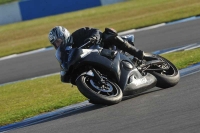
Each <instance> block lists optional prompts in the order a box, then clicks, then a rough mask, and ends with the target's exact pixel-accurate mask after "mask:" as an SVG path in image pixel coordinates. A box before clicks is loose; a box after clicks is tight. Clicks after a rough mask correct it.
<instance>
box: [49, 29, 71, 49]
mask: <svg viewBox="0 0 200 133" xmlns="http://www.w3.org/2000/svg"><path fill="white" fill-rule="evenodd" d="M70 38H71V37H70V32H69V31H68V30H67V29H66V28H64V27H62V26H56V27H54V28H53V29H52V30H51V31H50V32H49V41H50V43H51V44H52V45H53V46H54V48H55V49H57V48H58V46H56V44H55V41H56V40H57V39H61V40H62V42H61V44H60V45H63V44H66V43H68V42H69V41H70Z"/></svg>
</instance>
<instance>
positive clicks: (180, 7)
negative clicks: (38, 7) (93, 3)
mask: <svg viewBox="0 0 200 133" xmlns="http://www.w3.org/2000/svg"><path fill="white" fill-rule="evenodd" d="M199 7H200V1H199V0H148V1H147V0H129V1H127V2H123V3H118V4H113V5H108V6H103V7H96V8H91V9H87V10H82V11H77V12H71V13H65V14H61V15H55V16H50V17H45V18H40V19H35V20H31V21H25V22H20V23H15V24H9V25H4V26H0V38H1V39H0V57H3V56H6V55H10V54H16V53H21V52H25V51H30V50H34V49H38V48H42V47H47V46H50V44H49V42H48V38H47V35H48V32H49V31H50V29H52V28H53V27H54V26H56V25H62V26H65V27H66V28H68V29H69V31H70V32H73V31H75V30H76V29H78V28H81V27H84V26H90V27H96V28H99V29H100V30H102V31H103V30H104V28H105V27H112V28H115V29H116V30H117V31H118V32H120V31H124V30H128V29H131V28H141V27H145V26H149V25H154V24H158V23H162V22H168V21H173V20H177V19H180V18H186V17H190V16H193V15H199V14H200V8H199Z"/></svg>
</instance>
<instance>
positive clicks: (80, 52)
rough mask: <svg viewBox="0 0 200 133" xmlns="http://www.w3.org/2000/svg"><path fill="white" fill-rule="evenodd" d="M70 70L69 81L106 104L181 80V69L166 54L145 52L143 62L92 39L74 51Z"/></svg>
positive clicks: (71, 55)
mask: <svg viewBox="0 0 200 133" xmlns="http://www.w3.org/2000/svg"><path fill="white" fill-rule="evenodd" d="M88 47H90V48H88ZM72 59H73V60H72ZM67 69H68V71H67V75H68V76H67V77H68V78H67V79H68V82H71V83H72V84H73V85H76V86H77V88H78V90H79V91H80V92H81V93H82V94H83V95H84V96H85V97H87V98H88V99H90V100H91V101H92V103H94V104H105V105H113V104H117V103H119V102H120V101H121V100H122V98H123V97H126V96H134V95H138V94H140V93H142V92H145V91H147V90H149V89H152V88H154V87H160V88H169V87H173V86H175V85H176V84H177V83H178V82H179V79H180V74H179V71H178V69H177V68H176V67H175V66H174V65H173V64H172V63H171V62H170V61H169V60H167V59H165V58H164V57H162V56H159V55H154V54H151V53H145V56H144V59H143V61H140V60H138V59H137V58H135V57H134V56H131V55H128V54H127V53H125V52H123V51H119V50H109V49H103V48H101V47H99V46H98V44H96V45H93V46H92V47H91V46H90V42H88V43H86V44H84V45H83V46H81V47H79V48H74V49H71V50H70V52H69V56H68V63H67Z"/></svg>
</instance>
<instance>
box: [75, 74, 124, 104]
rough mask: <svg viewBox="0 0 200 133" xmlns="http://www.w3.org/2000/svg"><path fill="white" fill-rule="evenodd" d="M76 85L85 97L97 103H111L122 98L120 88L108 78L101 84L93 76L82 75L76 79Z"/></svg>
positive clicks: (115, 102)
mask: <svg viewBox="0 0 200 133" xmlns="http://www.w3.org/2000/svg"><path fill="white" fill-rule="evenodd" d="M76 85H77V87H78V89H79V91H80V92H81V93H82V94H83V95H84V96H85V97H87V98H88V99H90V100H91V101H93V102H94V103H97V104H105V105H113V104H117V103H119V102H120V101H121V100H122V96H123V94H122V90H121V89H120V87H119V86H118V85H117V84H116V83H114V82H112V81H110V80H109V79H106V80H105V83H104V84H103V85H102V84H99V82H98V81H97V80H96V79H95V78H94V77H92V76H88V75H82V76H80V77H79V78H78V79H77V80H76Z"/></svg>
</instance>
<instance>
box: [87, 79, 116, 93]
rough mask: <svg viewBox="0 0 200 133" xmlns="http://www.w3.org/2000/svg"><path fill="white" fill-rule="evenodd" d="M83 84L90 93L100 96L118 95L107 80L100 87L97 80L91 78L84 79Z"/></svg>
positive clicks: (113, 86)
mask: <svg viewBox="0 0 200 133" xmlns="http://www.w3.org/2000/svg"><path fill="white" fill-rule="evenodd" d="M85 83H86V84H87V86H88V87H89V88H90V89H91V90H92V91H94V92H95V93H98V94H100V95H105V96H117V95H118V94H119V91H118V90H117V89H116V86H115V85H114V84H113V83H112V82H110V81H109V80H106V81H105V83H104V84H103V85H100V84H99V83H98V82H97V80H95V79H93V78H92V77H85Z"/></svg>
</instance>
